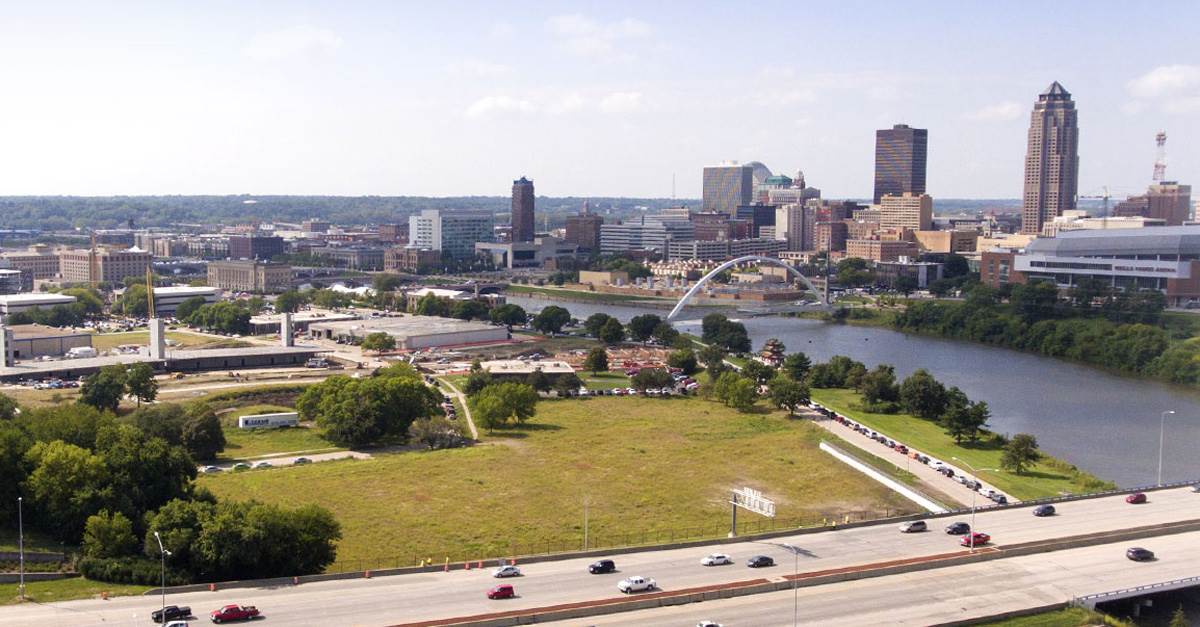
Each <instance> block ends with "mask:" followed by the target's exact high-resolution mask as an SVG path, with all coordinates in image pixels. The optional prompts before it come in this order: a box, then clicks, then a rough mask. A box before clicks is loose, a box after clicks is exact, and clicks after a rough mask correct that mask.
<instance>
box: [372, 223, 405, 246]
mask: <svg viewBox="0 0 1200 627" xmlns="http://www.w3.org/2000/svg"><path fill="white" fill-rule="evenodd" d="M379 239H380V240H381V241H384V242H393V243H396V244H401V245H403V244H407V243H408V223H407V222H406V223H404V224H380V225H379Z"/></svg>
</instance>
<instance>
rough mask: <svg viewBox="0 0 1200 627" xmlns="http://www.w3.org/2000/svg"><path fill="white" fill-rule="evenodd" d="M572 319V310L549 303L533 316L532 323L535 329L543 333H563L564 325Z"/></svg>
mask: <svg viewBox="0 0 1200 627" xmlns="http://www.w3.org/2000/svg"><path fill="white" fill-rule="evenodd" d="M570 321H571V312H569V311H567V310H566V309H563V308H562V307H559V306H558V305H549V306H547V307H544V308H542V310H541V311H540V312H538V315H536V316H534V317H533V321H532V322H531V323H530V324H531V325H532V326H533V328H534V329H537V330H538V331H541V332H542V333H549V334H555V333H561V332H562V330H563V327H565V326H567V323H568V322H570Z"/></svg>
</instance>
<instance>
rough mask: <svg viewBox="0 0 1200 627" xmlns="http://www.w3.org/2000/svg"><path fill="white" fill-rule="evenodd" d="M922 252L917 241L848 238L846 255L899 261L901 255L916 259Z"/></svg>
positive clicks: (873, 259) (871, 259)
mask: <svg viewBox="0 0 1200 627" xmlns="http://www.w3.org/2000/svg"><path fill="white" fill-rule="evenodd" d="M918 252H920V251H919V250H918V248H917V245H916V243H914V242H907V241H904V240H890V241H889V240H880V239H848V240H846V256H847V257H858V258H860V259H868V260H870V261H899V260H900V258H901V257H909V258H912V259H916V257H917V253H918Z"/></svg>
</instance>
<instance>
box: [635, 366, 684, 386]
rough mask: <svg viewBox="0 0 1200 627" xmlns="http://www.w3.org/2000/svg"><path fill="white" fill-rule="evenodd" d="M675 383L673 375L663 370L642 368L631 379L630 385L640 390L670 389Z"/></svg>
mask: <svg viewBox="0 0 1200 627" xmlns="http://www.w3.org/2000/svg"><path fill="white" fill-rule="evenodd" d="M674 383H675V379H674V378H672V377H671V373H669V372H667V371H666V370H663V369H662V368H642V369H641V370H639V371H638V373H637V374H635V375H633V376H632V377H630V379H629V384H630V385H632V386H633V387H634V389H638V390H649V389H658V388H669V387H671V386H672V385H673V384H674Z"/></svg>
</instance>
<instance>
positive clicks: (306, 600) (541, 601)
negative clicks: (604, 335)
mask: <svg viewBox="0 0 1200 627" xmlns="http://www.w3.org/2000/svg"><path fill="white" fill-rule="evenodd" d="M1057 508H1058V512H1059V513H1058V515H1057V516H1054V517H1049V518H1036V517H1034V516H1033V515H1032V514H1031V509H1032V508H1030V507H1017V508H1006V509H998V510H991V511H985V512H981V513H979V514H978V519H977V523H976V528H977V529H978V530H980V531H984V532H987V533H989V534H991V535H992V537H993V539H994V542H995V544H996V545H999V546H1000V547H1005V546H1013V545H1018V544H1021V543H1034V542H1044V541H1048V540H1054V539H1056V538H1064V537H1070V536H1080V535H1085V534H1094V533H1100V532H1116V531H1120V530H1125V529H1130V528H1151V529H1152V528H1153V527H1155V526H1161V525H1167V524H1170V523H1181V522H1185V521H1200V494H1197V493H1193V492H1192V491H1191V490H1190V488H1176V489H1170V490H1161V491H1154V492H1151V493H1150V499H1149V502H1148V503H1146V504H1144V505H1129V504H1126V503H1125V502H1124V495H1113V496H1107V497H1101V498H1094V499H1084V500H1077V501H1070V502H1063V503H1059V504H1058V505H1057ZM967 519H968V516H966V515H961V514H960V515H954V516H949V517H942V518H931V519H929V520H930V521H931V522H930V526H931V528H932V529H931V531H929V532H927V533H920V534H901V533H899V532H898V531H897V529H896V527H895V525H892V524H887V525H873V526H866V527H857V528H848V529H840V530H836V531H824V532H819V533H804V534H796V535H794V536H789V537H783V538H776V539H772V540H769V541H761V542H755V541H738V542H734V543H721V544H714V545H711V546H701V547H693V548H684V549H665V550H647V551H640V552H635V553H629V554H623V555H614V556H613V557H614V559H615V560H616V562H617V566H618V568H619V570H620V572H619V573H617V574H610V575H589V574H588V573H587V572H586V566H587V564H588V563H589V562H591V561H592V558H572V559H564V560H560V561H548V562H539V563H530V564H527V565H525V566H524V570H525V576H524V577H520V578H516V579H509V580H506V581H507V582H508V583H512V584H514V585H515V586H516V590H517V593H518V597H517V598H515V599H509V600H502V601H490V600H487V599H486V598H485V597H484V592H485V591H486V590H487V589H488V588H489V587H490V586H492V585H494V584H495V583H496V582H497V580H494V579H492V578H491V577H490V576H489V574H488V572H487V571H486V570H485V571H479V570H471V571H463V570H455V571H451V572H448V573H444V572H434V573H419V574H407V575H397V576H391V577H375V578H372V579H352V580H340V581H325V582H319V583H306V584H303V585H300V586H290V585H285V586H279V587H274V588H240V589H228V590H224V589H219V590H218V591H216V592H207V591H205V592H189V593H179V594H170V595H168V597H167V602H168V603H170V604H178V605H190V606H191V607H192V608H193V609H194V610H196V611H197V612H198V613H199V614H200V617H201V618H203V614H206V613H207V612H208V611H210V610H212V609H215V608H217V607H219V606H221V605H223V604H226V603H244V604H253V605H257V606H258V607H259V608H260V609H262V611H263V614H264V615H265V616H266V617H267V621H269V623H270V624H272V625H364V626H368V625H377V626H383V625H397V624H404V623H413V622H420V621H427V620H433V619H447V618H452V617H462V616H472V615H484V614H490V613H495V612H505V611H511V610H531V611H536V610H535V608H544V607H547V606H553V605H558V604H569V603H581V602H582V603H602V602H606V601H608V600H612V599H614V598H623V597H622V595H621V594H620V593H618V592H617V590H616V583H617V581H618V580H620V579H621V578H622V577H624V576H630V575H644V576H648V577H654V578H655V579H657V581H658V583H659V585H660V586H661V588H662V589H664V590H665V591H668V592H669V591H673V590H682V589H687V588H697V587H705V586H711V587H720V586H726V585H730V584H734V583H736V582H742V581H746V580H753V579H766V580H782V579H781V578H784V577H785V576H788V575H791V574H792V565H793V559H792V552H791V551H790V550H789V549H788V548H787V547H786V546H785V544H791V545H792V546H795V547H798V549H799V552H800V557H799V560H798V570H799V572H800V573H812V574H815V573H821V572H827V571H831V570H835V569H847V568H853V569H866V570H870V569H871V568H874V566H872V565H878V564H881V563H887V562H895V561H896V560H923V559H928V558H930V556H943V557H944V556H947V555H950V556H961V555H962V553H964V552H965V551H964V550H963V549H961V548H960V547H959V545H958V539H959V538H958V537H957V536H949V535H946V534H945V533H943V532H942V531H941V527H942V526H943V525H945V524H946V523H948V522H950V521H952V520H967ZM397 532H398V533H399V532H402V531H397ZM1145 534H1148V535H1152V534H1153V531H1152V530H1151V531H1146V532H1145ZM1194 535H1195V534H1190V535H1188V536H1186V537H1188V538H1193V536H1194ZM1183 537H1185V536H1183V535H1177V536H1161V537H1157V538H1152V539H1147V540H1144V541H1143V540H1139V541H1137V543H1138V544H1144V545H1146V546H1148V547H1150V548H1152V549H1154V550H1156V551H1159V552H1160V553H1161V555H1162V557H1163V559H1162V560H1161V562H1159V564H1162V565H1164V567H1165V565H1169V564H1175V563H1176V561H1175V558H1174V554H1176V553H1177V552H1178V554H1179V555H1190V553H1188V552H1186V551H1182V550H1181V549H1179V548H1178V547H1177V546H1176V540H1177V539H1178V538H1183ZM1160 543H1161V544H1160ZM1132 544H1134V542H1132V541H1129V542H1120V543H1117V544H1116V545H1114V546H1113V548H1112V549H1111V550H1102V551H1100V552H1098V553H1095V554H1094V555H1095V556H1096V557H1095V559H1097V560H1098V561H1100V562H1103V563H1104V564H1106V565H1107V566H1106V567H1107V568H1109V569H1111V570H1112V571H1113V572H1114V573H1115V574H1118V575H1122V574H1126V573H1131V572H1132V573H1138V572H1143V571H1145V570H1147V568H1145V567H1153V568H1162V567H1159V566H1157V565H1156V564H1134V563H1132V562H1128V561H1127V560H1125V558H1124V556H1123V555H1122V553H1123V550H1124V549H1123V547H1125V546H1129V545H1132ZM1193 544H1197V545H1198V546H1200V543H1197V542H1195V541H1194V538H1193ZM1160 546H1161V547H1166V548H1165V549H1160V548H1159V547H1160ZM984 550H985V551H995V549H984ZM1085 551H1086V550H1085ZM1106 551H1107V552H1106ZM1112 551H1117V553H1116V554H1115V555H1110V553H1111V552H1112ZM1180 551H1182V552H1180ZM712 552H722V553H728V554H730V555H731V556H733V558H734V559H735V560H736V563H735V564H734V565H730V566H719V567H710V568H705V567H702V566H700V564H699V561H700V558H701V557H703V556H704V555H706V554H708V553H712ZM1000 553H1003V551H1001V552H1000ZM755 554H766V555H770V556H772V557H774V558H775V561H776V562H777V565H776V566H775V567H773V568H766V569H758V570H752V569H748V568H746V567H745V566H744V561H745V559H746V558H748V557H750V556H751V555H755ZM1084 554H1086V555H1093V554H1092V553H1084ZM1064 555H1075V554H1074V553H1069V552H1065V551H1057V552H1052V553H1045V554H1040V555H1034V556H1029V557H1012V558H1005V559H997V560H993V561H989V562H986V563H978V564H970V565H967V566H953V567H945V568H940V569H937V570H928V571H923V572H921V573H917V574H914V575H912V576H904V577H898V576H889V577H881V578H879V579H868V580H863V581H857V582H851V583H845V584H830V585H822V586H819V587H817V588H811V589H809V591H808V592H807V593H808V594H819V595H822V598H825V597H828V598H836V597H837V596H841V595H842V594H844V592H843V591H847V590H849V591H854V590H858V589H860V588H861V589H864V590H874V591H875V592H874V594H875V595H876V596H878V597H882V598H884V599H887V600H888V601H889V602H892V603H896V604H904V603H908V600H907V599H906V598H905V595H904V594H900V593H893V592H891V591H886V590H890V588H888V586H890V585H900V584H903V583H905V582H908V581H913V580H918V581H924V580H925V578H930V579H931V580H934V579H937V580H939V581H940V582H941V583H940V584H939V585H940V587H935V588H931V589H930V590H929V593H930V594H933V593H935V592H936V590H940V594H942V595H944V597H945V598H946V599H953V598H955V597H957V596H959V589H958V588H959V586H960V585H966V584H968V583H969V582H968V581H960V580H956V579H953V578H951V579H945V578H943V577H944V574H945V573H946V572H966V573H969V574H971V575H970V576H971V577H973V576H975V575H974V574H973V573H977V572H983V573H1009V575H1008V576H1009V577H1012V578H1013V580H1014V581H1015V582H1016V584H1015V586H1016V587H1018V588H1021V589H1026V588H1028V589H1030V590H1034V591H1036V590H1039V589H1045V590H1047V591H1048V592H1047V594H1046V596H1045V597H1044V598H1046V599H1050V598H1058V597H1059V596H1061V594H1060V593H1061V589H1062V588H1061V586H1062V584H1061V583H1060V582H1059V581H1058V579H1055V580H1054V581H1053V582H1052V584H1045V585H1049V586H1050V587H1048V588H1044V586H1043V580H1042V579H1039V577H1040V576H1041V575H1038V573H1049V574H1050V575H1051V576H1054V577H1058V575H1057V574H1056V573H1057V572H1058V571H1059V570H1061V569H1062V568H1063V567H1064V565H1070V564H1071V563H1073V562H1072V560H1073V559H1074V558H1064V557H1062V556H1064ZM1189 562H1190V564H1191V565H1192V568H1194V569H1200V559H1191V560H1189ZM1013 565H1016V566H1013ZM955 569H979V570H978V571H976V570H965V571H959V570H955ZM1181 570H1186V569H1181ZM1176 574H1179V575H1181V576H1183V575H1188V574H1191V575H1194V574H1200V573H1195V572H1191V573H1182V572H1181V573H1175V572H1174V571H1172V573H1171V575H1170V576H1161V575H1158V574H1156V575H1154V576H1153V577H1151V579H1153V580H1164V579H1170V578H1175V575H1176ZM939 578H941V579H939ZM1002 578H1003V577H1002ZM1067 579H1070V577H1067ZM888 581H891V582H893V583H891V584H889V583H885V582H888ZM1095 583H1096V584H1097V585H1096V586H1095V587H1094V588H1092V589H1091V590H1090V591H1091V592H1103V591H1105V590H1107V589H1111V588H1114V587H1122V586H1125V585H1127V584H1126V583H1118V582H1117V581H1112V582H1109V581H1105V580H1096V581H1095ZM972 585H973V584H972ZM877 586H884V588H882V589H881V588H878V587H877ZM985 588H986V587H985ZM831 590H832V591H837V594H832V595H831V594H829V591H831ZM881 590H885V591H881ZM1080 592H1082V593H1085V594H1086V593H1088V591H1084V590H1081V591H1080ZM984 593H986V589H984V590H983V591H982V592H981V594H984ZM771 594H775V593H771ZM771 594H765V595H755V596H754V597H750V598H752V599H758V600H771V599H774V598H775V596H771ZM785 594H790V593H785ZM776 596H777V595H776ZM788 598H789V599H790V597H788ZM1035 600H1036V599H1035ZM739 601H740V600H733V601H709V602H706V603H702V604H695V605H694V606H690V607H694V608H698V609H700V610H701V611H702V612H707V611H708V609H706V608H704V606H705V605H709V604H710V603H711V604H712V605H709V607H711V608H716V609H720V606H721V604H726V603H730V604H732V603H737V602H739ZM745 602H747V603H751V604H754V603H755V601H745ZM1023 602H1025V601H1020V602H1014V603H1023ZM159 603H160V601H159V598H158V597H157V596H144V597H122V598H115V599H112V600H109V601H99V600H88V601H72V602H64V603H49V604H26V605H21V606H10V607H5V608H0V627H8V626H11V627H16V626H21V627H26V626H39V625H71V626H72V627H76V626H79V625H113V624H122V625H124V624H139V623H143V624H144V623H149V618H148V615H149V613H150V612H151V611H152V610H154V609H155V608H156V607H158V605H159ZM878 603H879V602H876V607H878ZM922 605H923V604H916V603H914V604H912V607H911V611H912V612H914V616H915V615H916V614H918V613H919V612H921V611H923V610H922V609H921V608H922ZM834 606H841V607H843V608H844V611H851V610H854V609H855V608H854V607H853V606H855V602H854V601H852V600H851V597H847V600H846V601H845V602H842V603H840V604H834ZM834 606H829V607H834ZM735 607H736V606H735ZM961 607H962V611H963V612H967V611H968V609H969V607H970V606H966V605H964V606H961ZM655 611H662V612H667V611H671V610H655ZM714 611H716V610H714ZM862 611H864V612H865V611H866V606H864V608H863V609H862ZM928 612H929V614H928V616H926V617H924V618H913V620H915V621H917V622H926V623H927V622H932V621H933V620H934V618H935V617H941V616H943V615H945V614H944V613H945V612H950V613H951V614H953V612H952V611H950V610H948V609H945V608H942V609H936V608H935V607H934V606H933V605H930V607H929V609H928ZM628 616H629V615H623V616H622V615H614V616H611V617H607V618H606V617H593V618H589V619H586V621H579V622H576V623H575V624H590V623H595V622H599V621H600V620H601V619H603V620H607V621H610V622H609V623H608V624H621V622H620V621H621V619H622V618H625V617H628ZM788 616H789V618H790V615H788ZM613 620H616V621H618V622H617V623H613V622H611V621H613ZM666 620H670V617H668V619H666ZM939 620H940V618H939ZM838 622H840V623H841V624H850V623H849V622H847V621H846V619H845V618H842V619H841V620H840V621H838ZM673 624H678V623H673ZM731 624H734V625H738V624H759V623H757V622H755V621H749V622H747V621H733V622H732V623H731Z"/></svg>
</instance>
